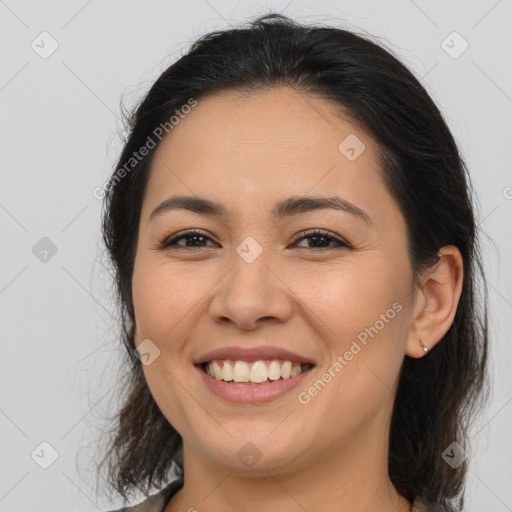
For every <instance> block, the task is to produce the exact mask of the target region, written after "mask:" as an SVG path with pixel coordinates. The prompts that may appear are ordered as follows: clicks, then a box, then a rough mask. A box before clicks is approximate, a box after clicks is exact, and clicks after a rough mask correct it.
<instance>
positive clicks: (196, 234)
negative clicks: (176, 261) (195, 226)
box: [158, 230, 211, 249]
mask: <svg viewBox="0 0 512 512" xmlns="http://www.w3.org/2000/svg"><path fill="white" fill-rule="evenodd" d="M180 240H185V243H186V245H183V244H181V245H179V244H178V243H177V242H178V241H180ZM207 240H211V238H210V237H209V236H207V235H206V234H205V233H204V232H202V231H197V230H192V231H187V232H186V233H181V234H179V235H174V236H172V237H170V238H166V239H165V240H163V242H161V243H160V244H159V245H158V247H159V248H160V249H167V248H169V247H172V246H174V247H182V248H185V249H194V248H200V247H204V245H202V246H192V245H188V241H192V243H195V242H199V243H202V242H203V241H207Z"/></svg>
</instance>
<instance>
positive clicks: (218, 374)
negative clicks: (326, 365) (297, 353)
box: [198, 359, 314, 386]
mask: <svg viewBox="0 0 512 512" xmlns="http://www.w3.org/2000/svg"><path fill="white" fill-rule="evenodd" d="M198 366H199V367H200V368H201V369H202V370H203V371H204V372H205V373H206V374H207V375H209V376H210V377H212V378H214V379H215V380H218V381H223V382H226V383H229V384H233V385H241V386H248V385H256V386H257V385H261V384H269V383H271V382H276V381H282V380H287V379H291V378H293V377H297V376H298V375H301V374H302V373H305V372H307V371H310V370H311V369H312V368H313V367H314V365H313V364H310V363H298V362H292V361H288V360H279V359H273V360H259V361H254V362H247V361H239V360H238V361H234V360H231V359H213V360H211V361H208V362H205V363H203V364H201V365H198Z"/></svg>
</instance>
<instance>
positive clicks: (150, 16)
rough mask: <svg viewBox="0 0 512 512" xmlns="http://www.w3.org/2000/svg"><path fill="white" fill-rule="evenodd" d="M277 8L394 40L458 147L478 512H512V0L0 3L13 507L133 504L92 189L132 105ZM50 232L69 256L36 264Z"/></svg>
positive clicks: (1, 273)
mask: <svg viewBox="0 0 512 512" xmlns="http://www.w3.org/2000/svg"><path fill="white" fill-rule="evenodd" d="M269 10H275V11H282V12H284V14H287V15H290V16H292V17H295V18H297V19H298V20H303V21H308V22H320V23H328V24H334V25H338V26H343V27H348V28H353V29H355V30H358V31H362V32H369V33H370V34H374V35H375V36H378V37H381V38H383V39H382V42H383V43H384V44H386V45H387V46H388V47H389V48H391V49H393V50H394V51H395V52H396V53H397V54H398V55H399V56H400V57H401V58H402V60H403V61H404V62H405V63H406V64H407V65H409V66H410V67H411V68H412V69H413V71H414V72H415V73H416V75H417V76H419V77H421V79H422V81H423V83H424V84H425V86H426V87H427V89H428V90H429V92H430V93H431V94H432V96H433V97H434V99H435V101H436V102H437V103H438V104H439V106H440V108H441V110H442V111H443V113H444V114H445V116H446V119H447V121H448V123H449V125H450V128H451V129H452V130H453V132H454V134H455V136H456V138H457V140H458V141H459V143H460V146H461V148H462V150H463V153H464V156H465V158H466V160H467V163H468V165H469V168H470V171H471V175H472V179H473V182H474V185H475V189H476V191H477V194H478V197H479V204H478V218H479V223H480V227H481V228H482V230H483V232H485V234H486V237H485V238H484V239H483V244H484V250H485V263H486V268H487V272H488V278H489V289H490V296H489V298H490V311H491V323H492V325H491V337H492V353H491V367H492V371H493V374H494V386H493V391H492V400H491V402H490V404H489V406H488V408H487V410H486V411H485V412H484V413H483V414H482V416H481V417H480V420H479V421H478V423H477V424H476V425H475V428H474V430H473V435H472V441H473V450H472V451H473V459H472V465H471V473H470V475H469V479H468V484H467V489H468V493H467V499H468V506H467V509H466V510H467V511H469V512H484V511H485V512H492V511H494V512H501V511H506V510H512V485H511V484H512V457H511V453H512V441H511V435H510V431H511V426H512V403H511V402H512V386H511V382H512V379H511V376H510V368H511V367H512V343H511V339H510V334H509V333H510V332H511V330H512V320H511V318H512V272H511V265H510V263H511V261H512V258H511V252H512V251H511V250H512V246H511V243H510V226H511V222H510V219H511V217H512V188H511V187H512V174H511V172H510V162H511V160H512V151H511V141H512V139H511V135H512V129H511V122H510V121H511V114H512V68H511V66H510V62H511V61H510V55H511V50H512V48H511V46H512V2H511V1H510V0H501V1H495V0H481V1H451V2H445V1H425V0H415V1H412V0H396V1H392V2H382V1H378V0H372V1H369V0H366V1H359V2H356V1H346V0H336V1H325V0H324V1H322V2H313V1H309V2H303V1H300V0H292V1H289V0H286V1H277V0H273V1H270V0H269V1H266V2H254V1H248V2H241V1H238V2H235V1H228V0H191V1H190V2H163V1H160V2H157V1H151V2H142V1H137V2H135V1H116V2H114V1H111V2H107V1H100V0H90V1H85V0H81V1H53V2H43V1H37V2H36V1H33V2H28V1H20V0H5V1H1V0H0V40H1V44H0V53H1V55H0V63H1V69H0V115H1V127H0V130H1V132H0V141H1V159H2V164H1V173H2V175H1V184H2V185H1V188H0V225H1V230H2V231H1V233H2V236H1V250H0V257H1V265H0V314H1V336H2V371H1V373H0V380H1V386H2V387H1V389H2V395H1V400H0V428H1V448H0V450H1V451H0V461H1V478H0V510H1V511H13V510H15V511H36V510H37V511H40V512H50V511H52V512H54V511H56V510H67V511H69V512H71V511H85V510H91V511H96V510H106V509H108V508H112V505H117V504H118V503H114V504H112V503H107V502H106V501H105V500H104V499H103V498H102V496H101V495H100V496H96V493H95V491H94V482H95V480H94V461H95V460H96V459H97V455H96V454H95V452H94V450H95V449H96V446H95V442H96V441H95V439H96V437H95V436H97V434H98V432H99V430H101V428H102V426H103V423H102V416H103V415H105V414H109V413H113V411H115V397H116V388H115V383H116V371H115V368H116V362H117V361H118V360H119V354H120V351H119V348H118V345H119V343H118V341H117V339H116V328H115V325H116V324H115V309H114V306H113V304H112V301H111V296H110V294H109V291H110V288H111V286H110V282H109V280H108V276H107V275H106V273H105V271H104V270H103V268H102V265H101V260H100V251H101V245H100V239H99V227H100V213H101V201H100V200H98V199H97V197H95V194H94V190H95V189H96V188H97V187H101V186H102V185H103V184H104V183H105V181H106V179H107V177H108V175H109V173H110V172H111V168H112V165H113V164H114V162H115V159H116V157H117V156H118V153H119V151H120V148H121V144H120V139H119V137H118V135H117V133H118V130H119V129H120V128H121V123H120V121H119V114H120V110H119V101H120V99H121V97H122V96H124V98H125V100H126V101H127V104H128V106H130V105H132V104H133V102H134V101H135V100H136V99H138V98H139V97H140V96H141V95H142V94H143V93H144V92H145V91H146V90H147V88H148V87H149V86H150V85H151V83H152V81H154V80H155V79H156V78H157V76H158V75H159V73H160V72H161V71H162V70H163V69H164V68H165V67H167V66H168V65H169V64H170V63H171V62H173V61H174V60H175V59H176V58H177V57H178V56H179V54H180V51H182V50H185V49H186V48H187V47H188V45H189V43H190V42H192V41H193V40H194V39H195V38H196V37H198V36H200V35H202V34H204V33H205V32H207V31H210V30H213V29H223V28H226V27H228V25H229V24H233V25H236V24H238V23H240V22H245V21H247V20H248V19H249V18H252V17H253V16H256V15H258V14H263V13H265V12H267V11H269ZM43 31H46V32H48V33H49V34H50V35H51V37H52V38H53V39H55V40H56V41H57V43H58V49H57V50H56V51H55V52H54V53H53V54H52V55H50V56H49V57H47V58H42V57H41V56H40V55H39V54H38V53H36V51H34V50H33V49H32V47H31V43H32V42H33V41H35V43H34V45H36V44H37V45H39V48H38V50H39V52H40V53H41V52H43V53H44V52H45V51H46V52H47V51H49V49H51V40H50V39H49V38H48V36H40V34H41V32H43ZM453 31H457V32H458V33H459V34H460V35H461V36H462V38H463V39H464V40H465V41H467V43H468V44H469V47H468V48H467V50H466V51H464V53H462V54H461V55H460V56H458V57H457V58H453V56H454V54H458V53H459V52H460V50H461V49H463V46H462V45H463V44H464V42H463V40H462V39H460V38H459V39H457V37H458V36H451V37H450V38H448V39H446V38H447V37H448V36H449V35H450V34H451V33H452V32H453ZM454 37H455V39H454ZM42 38H46V39H44V40H43V42H41V39H42ZM443 41H446V42H445V43H444V45H445V49H447V50H448V51H451V53H452V55H451V56H450V55H449V54H448V53H447V52H446V51H445V49H443V47H442V44H443V43H442V42H443ZM43 45H44V48H43ZM446 45H449V46H452V48H451V50H449V49H448V48H446ZM96 195H98V194H97V193H96ZM42 237H48V238H49V239H50V240H51V241H52V242H53V244H55V246H56V248H57V253H56V254H55V255H53V256H52V254H51V252H50V253H48V255H45V253H44V252H43V253H39V257H36V254H34V252H33V250H32V248H33V247H34V246H35V245H36V243H37V242H38V241H39V240H40V239H41V238H42ZM38 247H39V246H36V249H37V248H38ZM39 250H42V249H41V248H39ZM34 251H35V252H36V253H37V250H34ZM44 257H46V259H47V261H46V262H44V261H41V260H40V259H39V258H44ZM42 442H47V443H49V444H50V445H51V446H52V447H53V448H54V449H55V450H56V451H57V452H58V458H57V460H56V461H55V462H54V463H53V464H52V465H51V466H50V467H49V468H48V469H42V468H41V467H40V465H38V464H37V463H36V462H35V461H34V460H33V458H32V457H31V454H32V453H33V452H34V450H36V452H35V454H34V459H35V460H37V461H38V462H39V463H40V464H42V463H44V462H46V463H48V462H50V461H51V459H50V457H51V453H52V452H51V449H49V448H48V447H47V446H46V445H43V446H42V447H41V446H40V443H42Z"/></svg>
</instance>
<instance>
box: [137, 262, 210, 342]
mask: <svg viewBox="0 0 512 512" xmlns="http://www.w3.org/2000/svg"><path fill="white" fill-rule="evenodd" d="M190 269H191V267H189V269H183V268H180V267H179V266H177V265H175V266H174V267H172V268H171V266H170V265H169V264H167V265H166V264H165V262H164V263H162V262H153V263H152V262H150V261H148V260H146V261H144V260H141V262H140V263H139V264H136V265H135V268H134V275H133V281H132V293H133V303H134V309H135V317H136V322H137V327H138V329H139V331H140V333H141V335H142V336H144V337H149V338H151V337H152V336H153V337H155V339H160V340H162V341H163V339H164V338H165V337H166V336H169V335H170V334H171V333H173V332H174V331H176V330H178V329H179V328H180V324H183V325H186V324H187V315H188V314H190V313H192V312H193V310H194V308H198V307H199V306H200V304H199V303H198V302H199V300H200V298H201V297H202V296H204V291H203V289H204V287H205V280H204V279H201V274H200V273H198V272H197V271H194V272H192V271H191V270H190ZM181 330H183V327H181Z"/></svg>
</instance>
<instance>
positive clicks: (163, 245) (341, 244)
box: [158, 229, 352, 251]
mask: <svg viewBox="0 0 512 512" xmlns="http://www.w3.org/2000/svg"><path fill="white" fill-rule="evenodd" d="M198 235H199V236H202V237H204V238H207V239H209V240H211V238H210V237H209V236H208V235H206V234H205V233H203V232H202V231H197V230H192V231H187V232H185V233H181V234H180V235H177V236H174V237H171V238H166V239H164V240H163V241H162V242H160V244H159V245H158V248H159V249H161V250H165V249H169V248H170V247H171V246H175V247H179V248H182V249H201V247H186V246H182V245H180V246H178V245H176V242H178V241H179V240H181V239H189V238H192V237H194V236H198ZM314 236H322V237H324V238H327V239H328V240H329V241H332V242H336V243H337V244H338V246H337V247H321V248H317V249H315V248H314V247H305V249H314V250H316V251H325V250H330V249H351V248H352V246H351V245H350V244H349V243H347V242H345V241H344V240H342V239H341V238H338V237H336V236H333V235H332V234H330V232H329V231H324V230H322V229H313V230H311V231H301V232H300V233H299V237H298V238H296V240H295V242H294V243H298V242H300V241H301V240H303V239H305V238H310V237H314Z"/></svg>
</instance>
